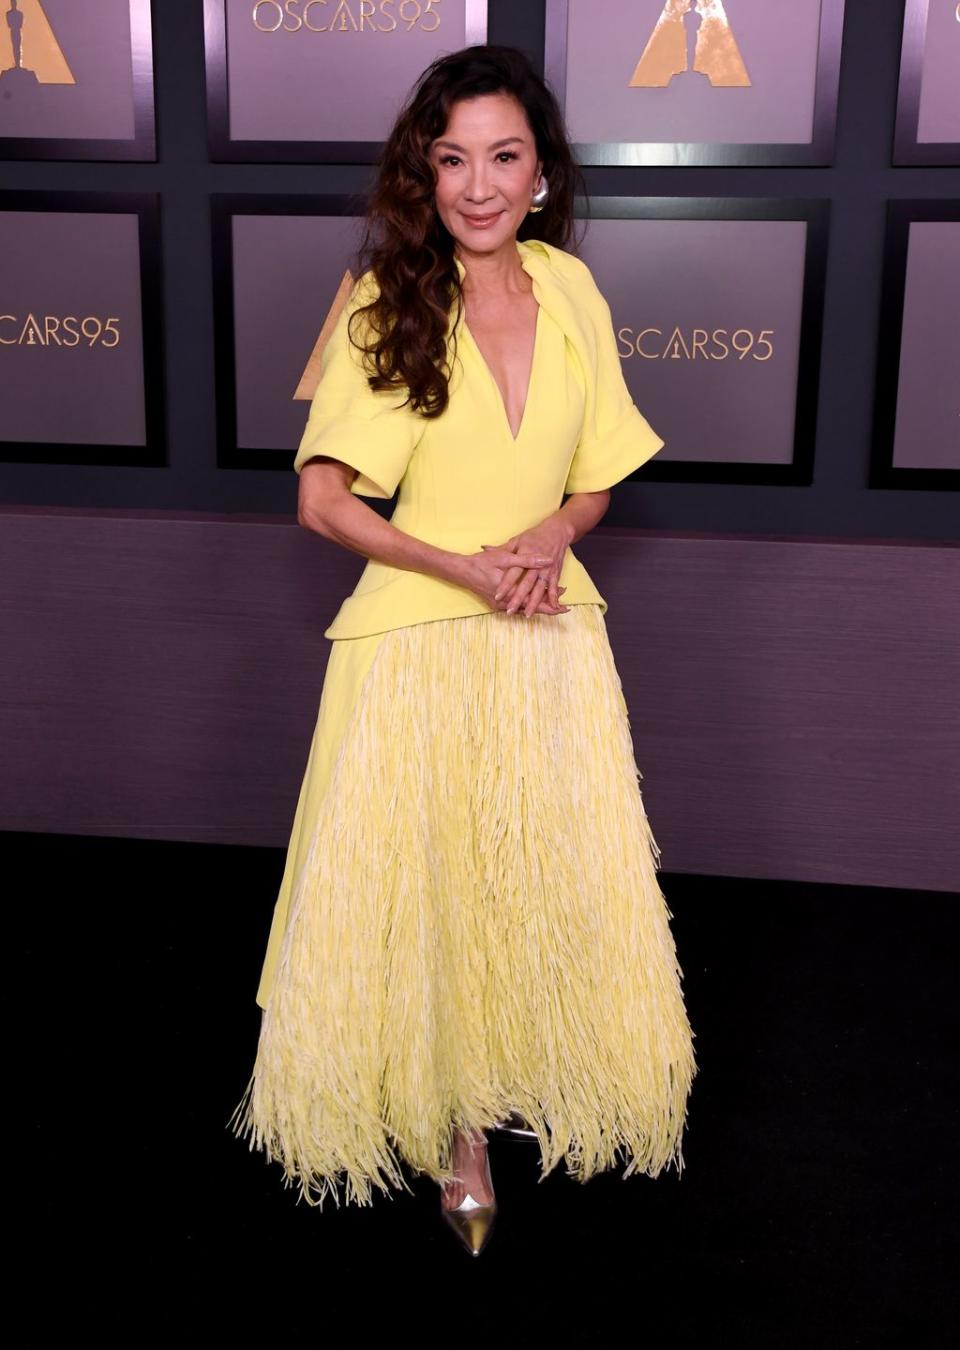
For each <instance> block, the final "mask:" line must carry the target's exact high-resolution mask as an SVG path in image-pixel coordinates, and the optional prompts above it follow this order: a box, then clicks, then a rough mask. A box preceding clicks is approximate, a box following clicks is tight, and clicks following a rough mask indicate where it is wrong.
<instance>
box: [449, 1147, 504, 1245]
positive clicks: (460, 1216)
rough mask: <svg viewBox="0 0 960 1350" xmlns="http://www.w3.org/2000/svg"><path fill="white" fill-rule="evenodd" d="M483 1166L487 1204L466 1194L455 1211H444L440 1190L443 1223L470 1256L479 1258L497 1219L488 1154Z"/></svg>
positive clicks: (495, 1199)
mask: <svg viewBox="0 0 960 1350" xmlns="http://www.w3.org/2000/svg"><path fill="white" fill-rule="evenodd" d="M484 1164H485V1167H486V1174H487V1187H488V1189H489V1191H490V1197H491V1198H490V1201H489V1203H488V1204H486V1205H481V1204H480V1203H479V1202H478V1201H476V1200H474V1198H473V1196H472V1195H471V1194H470V1193H469V1192H467V1194H466V1195H465V1196H464V1198H463V1200H462V1201H461V1202H460V1204H459V1205H457V1206H456V1208H455V1209H445V1208H444V1206H443V1187H442V1186H441V1188H440V1212H441V1214H442V1215H443V1219H444V1222H445V1223H447V1224H448V1225H449V1226H450V1227H451V1228H452V1229H453V1231H454V1232H455V1233H456V1235H457V1237H458V1238H459V1239H460V1241H461V1242H462V1243H463V1245H464V1247H466V1249H467V1251H468V1252H469V1253H470V1254H471V1256H479V1255H480V1253H481V1252H482V1251H483V1249H484V1247H485V1246H486V1245H487V1243H488V1242H489V1241H490V1235H491V1233H492V1232H493V1225H494V1221H495V1220H496V1217H497V1197H496V1196H495V1195H494V1192H493V1177H492V1176H491V1174H490V1155H489V1153H488V1154H485V1155H484Z"/></svg>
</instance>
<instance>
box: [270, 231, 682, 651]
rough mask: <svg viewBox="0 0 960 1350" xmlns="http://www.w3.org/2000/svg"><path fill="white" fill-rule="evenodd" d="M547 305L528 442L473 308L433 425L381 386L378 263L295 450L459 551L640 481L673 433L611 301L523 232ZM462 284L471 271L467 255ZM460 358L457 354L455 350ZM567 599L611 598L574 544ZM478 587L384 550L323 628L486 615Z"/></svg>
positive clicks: (336, 333)
mask: <svg viewBox="0 0 960 1350" xmlns="http://www.w3.org/2000/svg"><path fill="white" fill-rule="evenodd" d="M517 249H518V251H519V254H520V262H521V265H522V267H523V269H524V271H525V272H527V273H528V274H529V276H530V278H531V280H532V282H533V293H534V297H535V299H536V300H537V301H538V303H539V306H540V308H539V311H538V315H537V330H536V342H535V347H534V355H533V365H532V368H531V372H530V384H529V389H528V394H527V403H526V408H525V410H524V414H523V421H522V423H521V426H520V430H519V433H518V435H517V437H516V439H514V437H513V435H512V433H511V430H510V425H509V422H508V420H507V415H506V409H505V407H504V404H503V399H502V396H501V394H500V390H499V388H498V386H497V383H496V381H495V380H494V378H493V375H492V373H491V371H490V369H489V367H488V366H487V363H486V361H485V360H484V358H483V356H482V354H481V352H480V349H479V347H478V346H477V344H476V343H475V342H474V340H473V338H472V336H471V334H470V330H469V327H468V326H467V324H466V323H465V322H464V320H463V316H462V315H461V317H460V319H459V323H458V326H457V328H455V327H454V326H453V325H452V324H451V328H450V333H449V335H448V343H450V344H451V346H452V342H453V338H454V336H455V337H456V346H457V355H456V360H455V361H452V362H451V364H450V369H451V371H452V373H451V377H450V385H449V389H450V402H449V404H448V406H447V408H446V410H445V411H444V413H443V414H442V415H441V416H440V417H438V418H434V419H432V420H431V419H429V418H425V417H422V416H421V415H420V414H419V413H418V412H415V411H411V410H410V409H409V408H404V407H402V406H401V405H402V402H403V397H404V394H403V392H401V391H398V390H386V391H383V392H379V393H375V392H374V391H372V390H371V389H370V387H369V385H368V384H367V379H366V373H365V371H364V368H363V364H362V360H363V358H362V353H361V352H360V351H358V350H357V348H356V347H354V346H353V345H352V343H351V342H350V340H349V336H348V333H347V323H348V320H349V317H350V315H351V314H352V313H353V312H354V310H355V309H356V308H357V307H358V306H360V305H363V304H366V303H368V302H369V300H370V299H371V298H373V296H374V295H375V294H376V290H375V289H374V288H375V287H376V281H375V279H374V277H373V273H372V271H368V272H365V273H364V274H363V276H361V277H360V278H359V279H358V280H357V281H356V282H355V283H354V286H353V289H352V290H351V292H350V295H349V296H348V298H347V301H346V303H345V304H344V306H343V308H342V309H341V311H340V315H339V317H338V320H337V322H336V325H335V327H334V329H333V332H332V333H331V336H330V340H329V342H328V343H327V345H326V347H325V348H324V350H323V353H322V355H321V358H320V381H319V384H318V385H317V389H316V392H315V394H314V396H313V399H312V402H311V405H310V412H309V415H308V418H307V424H306V427H305V429H304V433H303V438H302V440H301V442H300V446H299V449H298V450H297V453H296V457H295V459H294V469H295V470H296V472H297V473H298V474H299V472H300V470H301V469H302V468H303V465H304V464H305V463H306V462H307V460H309V459H311V458H312V457H313V456H314V455H329V456H331V457H332V458H334V459H338V460H342V461H343V462H344V463H346V464H349V465H351V466H352V467H353V468H355V469H356V470H357V471H358V472H357V477H356V478H355V479H354V481H353V483H352V485H351V489H350V490H351V492H353V493H355V494H358V495H361V496H365V497H380V498H386V499H387V500H389V499H390V498H392V497H393V495H394V493H395V492H397V489H398V488H399V493H398V497H397V504H396V507H395V508H394V511H393V513H392V515H391V516H390V520H391V522H392V524H394V525H395V526H396V527H397V528H398V529H400V530H404V531H405V532H406V533H407V534H411V535H414V536H415V537H416V538H418V539H423V540H425V541H427V542H428V543H431V544H434V545H435V546H436V547H438V548H443V549H449V550H451V551H454V552H458V553H477V552H479V550H480V548H481V546H482V545H483V544H502V543H504V542H505V540H507V539H509V538H510V537H511V536H512V535H514V534H517V533H519V532H520V531H521V530H526V529H529V528H531V527H532V526H533V525H536V524H538V523H539V522H540V521H541V520H543V519H544V517H545V516H548V515H550V513H551V512H553V511H556V510H557V509H558V507H560V506H561V505H562V502H563V497H564V495H565V494H571V493H575V492H599V491H600V490H601V489H604V488H608V487H612V486H613V484H615V483H618V482H620V480H621V479H623V478H626V477H627V475H628V474H630V473H631V472H632V471H633V470H634V469H636V468H638V467H639V466H640V465H641V464H643V463H645V462H646V460H648V459H650V458H651V457H652V456H653V455H655V454H656V453H657V451H658V450H660V449H661V447H662V446H663V444H664V442H663V440H662V439H661V438H660V437H659V436H658V435H657V434H656V432H655V431H654V430H653V428H652V427H651V426H650V424H649V423H648V422H647V420H646V418H645V417H644V416H643V414H642V413H641V412H640V410H639V409H638V408H637V407H636V405H635V404H634V402H633V399H632V397H631V395H630V391H629V390H628V389H627V386H626V382H625V380H624V378H623V371H622V368H621V365H620V357H619V353H618V351H617V341H616V335H615V334H614V331H613V323H612V319H611V314H610V307H609V305H608V304H607V301H606V299H605V298H604V296H603V294H602V292H601V291H600V290H599V288H598V287H597V284H596V282H595V281H594V279H593V275H592V273H591V272H590V269H589V268H588V267H587V265H586V263H584V262H583V261H581V260H580V259H579V258H576V257H575V256H574V255H573V254H572V253H568V252H566V251H565V250H564V249H561V248H557V247H556V246H554V245H553V244H547V243H543V242H542V241H540V240H535V239H529V240H522V241H521V240H518V241H517ZM456 263H457V268H458V270H459V272H460V276H461V278H462V277H463V276H464V274H465V268H464V265H463V263H462V262H460V260H459V259H456ZM451 354H452V353H451ZM560 585H561V586H566V588H567V589H566V591H565V593H564V594H563V596H562V601H563V603H564V604H567V605H581V604H599V605H601V606H602V611H603V612H604V613H606V610H607V602H606V601H605V600H604V598H603V596H602V595H601V594H600V592H599V591H598V590H597V588H596V586H595V585H594V583H593V581H592V580H591V578H590V576H589V574H588V572H587V570H586V568H585V567H584V566H583V564H582V563H581V562H580V561H579V559H578V558H576V557H575V556H574V553H573V550H572V549H568V550H567V554H566V558H565V560H564V565H563V568H562V570H561V574H560ZM490 612H491V606H490V605H488V604H487V603H486V601H484V600H483V599H481V597H480V596H478V595H475V594H474V593H473V592H472V591H469V590H467V589H466V588H465V587H462V586H457V585H455V584H452V583H451V582H448V581H443V580H441V579H440V578H437V577H433V576H430V575H428V574H427V573H424V572H413V571H409V570H407V569H405V568H398V567H393V566H390V565H388V564H387V563H382V562H377V561H375V560H374V559H370V560H369V561H368V562H367V565H366V567H365V568H364V570H363V572H362V574H361V576H360V579H359V581H358V582H357V585H356V587H355V589H354V591H353V593H352V595H350V596H348V597H347V599H346V600H344V602H343V604H342V605H341V607H340V610H339V612H338V613H337V616H336V618H335V619H334V621H333V623H332V624H331V625H330V627H329V628H327V629H326V631H325V633H324V637H328V638H354V637H366V636H369V635H371V634H374V633H382V632H386V631H387V630H389V629H393V628H403V627H406V626H408V625H410V624H417V623H424V622H428V621H429V620H431V619H445V618H461V617H465V616H467V615H471V614H487V613H490Z"/></svg>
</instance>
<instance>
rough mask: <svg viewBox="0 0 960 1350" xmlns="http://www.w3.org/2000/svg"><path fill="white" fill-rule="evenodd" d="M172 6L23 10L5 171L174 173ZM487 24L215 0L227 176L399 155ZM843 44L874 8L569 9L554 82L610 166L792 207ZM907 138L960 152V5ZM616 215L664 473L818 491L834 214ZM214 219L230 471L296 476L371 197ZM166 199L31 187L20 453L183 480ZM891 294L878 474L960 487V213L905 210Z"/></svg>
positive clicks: (631, 378)
mask: <svg viewBox="0 0 960 1350" xmlns="http://www.w3.org/2000/svg"><path fill="white" fill-rule="evenodd" d="M197 2H198V3H199V0H197ZM150 9H151V7H150V3H149V0H90V2H89V3H85V4H77V3H74V2H73V0H0V155H4V156H6V157H8V158H12V159H17V158H32V159H45V158H49V159H61V160H65V159H73V160H82V159H85V158H86V159H91V160H104V159H117V160H142V161H146V162H149V161H151V160H155V158H156V140H155V119H154V88H153V51H152V42H151V12H150ZM487 27H488V25H487V6H486V3H485V0H206V3H205V4H204V36H205V62H206V82H207V103H208V130H209V142H208V144H209V156H210V159H211V161H212V162H214V163H216V162H247V163H269V162H284V163H290V162H309V163H318V164H320V163H325V162H326V163H353V164H373V163H374V162H375V160H376V158H377V154H378V150H379V146H380V143H381V141H382V138H383V136H384V135H385V133H386V130H387V128H388V127H389V125H390V123H391V120H392V117H393V116H394V115H395V112H396V109H397V108H398V106H399V104H400V102H401V100H402V99H403V97H404V95H405V93H406V92H407V91H408V89H409V88H410V86H411V85H412V83H413V82H414V81H415V79H416V77H417V75H418V74H419V73H420V71H421V70H422V69H423V68H424V67H425V66H426V65H427V64H428V63H429V62H430V61H431V60H433V59H434V58H435V57H436V56H437V55H439V54H441V53H443V52H446V51H450V50H454V49H456V48H459V47H462V46H464V45H467V44H470V43H474V42H484V41H486V40H487ZM843 37H844V3H843V0H726V3H724V0H546V9H545V49H544V53H543V60H544V71H545V74H546V77H547V79H548V80H549V82H550V83H551V85H552V87H553V88H554V90H555V91H556V93H557V95H558V97H559V98H560V100H561V102H562V106H563V109H564V113H565V116H566V119H567V126H568V130H569V134H570V136H571V139H572V141H573V142H574V145H575V150H576V154H577V157H578V158H579V160H580V161H581V162H582V163H583V164H586V165H672V166H678V167H682V166H686V165H690V166H693V165H715V166H718V167H722V166H745V165H746V166H755V169H756V174H757V180H756V181H757V184H758V189H759V191H760V192H762V190H763V171H764V168H765V167H769V166H780V165H790V166H816V165H829V164H831V162H832V156H833V153H834V143H835V128H836V116H837V95H838V87H839V82H840V78H841V71H842V52H841V48H842V41H843ZM846 41H847V42H848V43H850V42H861V43H862V42H869V41H870V33H869V31H851V30H850V29H849V28H848V29H847V32H846ZM895 128H896V130H895V136H894V138H893V141H892V144H891V146H890V153H891V160H892V163H894V164H896V165H898V166H899V165H902V166H904V173H906V174H908V173H909V171H910V169H909V166H911V165H915V164H927V165H929V164H934V165H957V164H960V5H957V4H956V3H955V2H954V3H951V0H907V3H906V4H905V6H904V17H903V44H902V56H901V73H900V81H899V94H898V102H897V108H896V117H895ZM719 181H722V175H721V178H720V180H719ZM590 206H591V210H590V214H591V217H592V219H591V224H590V229H589V231H588V235H587V239H586V241H585V244H584V247H583V255H584V257H585V259H586V261H587V262H588V264H589V265H590V266H591V268H592V269H593V271H594V275H595V276H596V278H597V281H598V283H599V284H600V286H601V288H602V289H603V290H604V291H605V293H606V295H607V297H608V299H609V301H610V304H611V310H612V313H613V317H614V322H615V326H616V330H617V335H618V339H619V344H620V352H621V357H622V361H623V369H624V374H625V376H626V379H627V383H628V385H629V387H630V389H631V391H632V392H633V394H634V397H635V400H636V402H637V404H638V406H640V407H641V408H642V409H643V410H644V412H645V413H646V414H647V415H648V416H649V418H650V420H651V422H652V423H653V425H654V426H656V427H657V428H658V429H659V430H660V433H661V435H663V437H664V439H665V441H666V447H665V449H664V450H663V451H662V452H661V454H660V455H659V456H657V458H656V460H655V461H654V462H652V463H651V464H650V465H648V466H645V467H644V469H643V471H642V472H643V474H644V475H645V476H646V477H649V478H652V479H654V480H656V479H671V478H680V479H685V480H689V479H690V478H700V479H703V480H706V481H729V482H734V483H745V482H747V483H790V484H797V485H804V484H809V483H810V482H811V481H812V476H813V473H814V470H815V465H816V456H817V444H816V428H817V383H818V372H819V369H820V335H821V328H822V320H823V312H824V305H825V302H826V300H827V296H826V293H825V271H826V258H827V252H828V249H829V239H830V215H831V201H830V200H829V199H825V198H805V197H802V196H797V197H794V198H791V199H785V198H782V197H763V196H760V195H754V194H751V195H750V196H749V197H744V196H727V195H721V194H718V195H716V196H713V195H711V196H709V197H691V196H688V195H684V196H682V197H681V196H677V197H664V196H656V197H649V196H600V197H597V198H594V199H592V201H591V204H590ZM210 207H211V223H212V229H211V248H212V250H213V254H214V257H213V274H214V277H215V288H214V295H213V305H214V316H215V324H216V372H217V377H216V385H217V447H216V454H217V462H218V464H219V465H220V466H222V467H224V468H230V467H242V468H269V467H276V466H278V465H281V464H282V465H286V464H288V463H289V462H290V456H291V452H292V450H293V449H295V447H296V444H297V442H298V440H299V435H300V432H301V430H302V426H303V423H304V419H305V412H306V404H307V402H308V400H309V398H310V396H311V394H312V392H313V387H312V384H311V380H310V378H309V372H310V371H311V370H314V369H316V357H317V354H318V344H319V343H320V341H321V333H322V332H323V331H324V327H325V324H326V321H327V319H328V316H329V315H330V312H331V308H332V307H333V306H334V305H335V304H336V303H338V298H341V297H342V295H343V283H344V279H345V277H346V278H347V279H348V280H349V260H350V256H351V252H352V249H353V248H354V246H355V244H356V242H357V238H358V230H359V224H360V221H359V218H358V214H357V212H358V204H357V201H356V199H348V198H346V197H344V196H342V195H317V196H310V197H306V198H304V197H302V196H296V197H290V196H272V195H271V194H270V193H268V192H258V193H252V194H244V195H237V194H225V193H216V192H214V193H211V202H210ZM160 210H161V194H160V193H151V192H143V193H138V194H131V193H120V192H118V193H109V192H106V193H104V192H97V193H89V192H82V191H81V192H77V191H63V192H59V191H44V192H35V191H5V192H0V276H2V295H3V303H2V311H3V312H2V314H0V346H2V352H0V361H2V367H3V385H4V393H3V425H2V432H0V434H2V439H3V451H4V453H5V455H6V457H7V458H8V459H14V460H24V461H27V462H30V461H34V462H44V461H45V462H63V463H84V462H92V463H98V464H104V463H107V464H118V465H119V464H128V465H138V464H148V465H158V466H162V465H163V464H164V463H165V456H166V438H165V429H164V422H165V418H164V412H165V399H164V392H163V385H164V380H163V361H162V352H161V347H160V343H159V335H160V333H161V332H162V315H161V313H160V310H161V303H162V300H161V286H160V277H161V270H162V266H163V258H162V256H161V250H160V229H159V213H160ZM305 278H307V279H308V281H307V284H305V283H304V279H305ZM877 287H878V304H879V305H880V306H881V309H882V314H881V335H880V341H879V344H878V352H877V369H876V388H877V396H876V426H875V434H874V441H873V444H874V452H875V453H874V455H873V459H872V464H871V467H870V479H869V485H870V486H876V487H882V486H909V485H916V486H922V487H944V488H946V487H951V486H955V476H956V474H957V470H958V468H960V378H958V372H960V206H958V201H957V200H956V199H954V198H949V197H948V198H933V199H931V198H924V199H916V200H915V199H912V198H911V199H907V198H902V197H898V198H897V199H896V200H891V201H890V202H889V203H888V206H887V221H886V255H885V265H884V268H883V272H882V275H878V277H877ZM51 391H55V394H56V396H55V397H51Z"/></svg>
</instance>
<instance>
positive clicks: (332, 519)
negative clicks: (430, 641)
mask: <svg viewBox="0 0 960 1350" xmlns="http://www.w3.org/2000/svg"><path fill="white" fill-rule="evenodd" d="M300 523H301V525H303V526H304V527H305V528H306V529H308V530H313V531H314V532H315V533H316V534H320V535H323V537H324V539H330V540H332V541H333V542H334V543H335V544H341V545H342V546H343V547H344V548H348V549H350V550H351V552H353V553H360V554H362V555H363V556H364V557H365V558H372V559H373V560H374V561H376V562H382V563H387V564H388V565H389V566H391V567H402V568H405V569H406V570H407V571H408V572H425V573H427V574H428V575H429V576H432V577H439V578H440V579H441V580H442V581H453V582H457V581H459V579H460V570H459V569H460V564H461V563H462V562H463V556H464V555H463V554H461V553H453V552H451V551H450V550H448V549H443V548H436V547H435V546H434V545H433V544H428V543H426V542H425V541H424V540H422V539H417V538H415V537H414V536H413V535H412V534H407V533H406V531H404V530H400V529H398V528H397V527H396V525H391V523H390V521H389V520H384V518H383V517H382V516H381V515H378V513H377V512H376V511H375V510H374V509H373V507H372V506H367V504H366V502H363V501H361V500H360V498H359V497H355V496H354V495H353V493H352V492H344V493H337V495H336V496H335V497H334V498H333V499H331V500H329V501H327V502H325V503H324V507H323V512H322V514H321V513H318V512H316V511H312V512H310V511H308V512H307V513H306V514H305V516H304V517H303V518H302V519H301V521H300Z"/></svg>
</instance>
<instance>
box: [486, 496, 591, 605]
mask: <svg viewBox="0 0 960 1350" xmlns="http://www.w3.org/2000/svg"><path fill="white" fill-rule="evenodd" d="M572 536H573V531H572V530H571V528H570V526H569V525H568V524H567V522H566V521H565V520H563V519H562V518H561V517H560V516H559V515H556V514H555V515H552V516H548V517H547V519H546V520H544V521H541V523H540V524H539V525H535V526H533V528H532V529H529V530H523V531H522V532H521V533H520V534H515V535H513V536H512V537H511V538H510V539H507V540H505V542H504V543H502V544H482V545H481V546H480V552H479V553H473V554H469V555H467V562H468V564H469V567H470V581H469V584H470V589H471V590H473V591H475V592H476V594H478V595H479V596H481V597H482V599H484V600H486V601H487V603H488V604H490V605H492V606H493V608H494V609H499V610H503V611H504V612H505V613H507V614H516V613H519V612H520V611H521V610H522V611H523V614H524V615H525V616H526V618H528V619H529V618H530V617H531V616H532V615H533V614H566V613H568V611H569V609H570V606H569V605H564V604H561V602H560V596H561V594H562V593H563V591H565V590H566V589H567V588H566V586H561V585H560V584H559V583H560V572H561V569H562V568H563V560H564V557H565V555H566V552H567V549H568V548H569V546H570V541H571V539H572Z"/></svg>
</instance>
